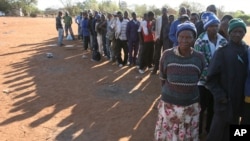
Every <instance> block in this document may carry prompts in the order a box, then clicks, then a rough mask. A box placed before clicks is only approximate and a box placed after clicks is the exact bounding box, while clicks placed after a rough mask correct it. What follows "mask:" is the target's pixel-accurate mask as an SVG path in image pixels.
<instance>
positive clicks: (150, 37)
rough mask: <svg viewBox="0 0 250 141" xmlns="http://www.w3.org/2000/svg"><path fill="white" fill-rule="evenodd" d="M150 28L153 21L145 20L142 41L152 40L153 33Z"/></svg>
mask: <svg viewBox="0 0 250 141" xmlns="http://www.w3.org/2000/svg"><path fill="white" fill-rule="evenodd" d="M152 28H153V22H152V21H147V29H146V30H147V31H144V28H143V30H142V31H143V32H142V33H143V39H144V42H152V41H154V33H153V29H152ZM147 33H148V34H147Z"/></svg>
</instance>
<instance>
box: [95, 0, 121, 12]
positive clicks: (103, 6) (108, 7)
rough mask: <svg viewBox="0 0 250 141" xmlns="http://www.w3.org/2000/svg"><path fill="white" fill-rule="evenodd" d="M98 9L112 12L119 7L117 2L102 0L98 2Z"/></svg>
mask: <svg viewBox="0 0 250 141" xmlns="http://www.w3.org/2000/svg"><path fill="white" fill-rule="evenodd" d="M98 7H99V11H101V12H109V13H113V12H114V11H118V10H119V7H118V6H117V4H116V3H115V2H114V1H113V2H111V1H110V0H107V1H103V2H101V3H100V4H98Z"/></svg>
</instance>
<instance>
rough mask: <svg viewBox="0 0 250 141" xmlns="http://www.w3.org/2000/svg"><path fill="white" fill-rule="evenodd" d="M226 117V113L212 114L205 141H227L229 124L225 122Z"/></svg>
mask: <svg viewBox="0 0 250 141" xmlns="http://www.w3.org/2000/svg"><path fill="white" fill-rule="evenodd" d="M227 116H228V113H227V112H226V111H223V112H216V113H215V114H214V116H213V121H212V124H211V130H210V132H209V133H208V135H207V141H229V122H228V121H226V120H225V119H226V118H227Z"/></svg>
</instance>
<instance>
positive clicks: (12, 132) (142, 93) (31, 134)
mask: <svg viewBox="0 0 250 141" xmlns="http://www.w3.org/2000/svg"><path fill="white" fill-rule="evenodd" d="M73 28H74V33H76V31H77V29H76V24H74V26H73ZM56 41H57V32H56V29H55V19H54V18H8V17H0V64H1V65H0V74H1V75H0V84H1V85H0V90H1V91H0V107H1V110H0V140H1V141H151V140H152V139H153V133H154V128H155V122H156V117H157V110H156V108H155V105H156V101H157V100H158V98H159V96H160V81H159V78H158V76H157V75H153V76H150V73H145V74H143V75H141V74H139V73H138V72H137V69H136V68H135V67H132V68H130V67H127V66H125V67H123V68H119V67H118V66H116V65H114V64H113V65H112V64H111V63H110V62H108V61H107V59H105V58H102V60H101V62H92V61H91V60H90V55H91V54H90V51H88V52H84V51H83V50H82V42H80V41H79V40H77V41H65V42H64V43H65V44H66V45H73V46H74V47H71V48H70V47H68V48H67V46H66V47H57V46H56ZM48 52H51V53H53V55H54V57H53V58H47V56H46V53H48ZM83 54H84V55H86V56H87V57H88V58H87V59H83V58H82V56H83Z"/></svg>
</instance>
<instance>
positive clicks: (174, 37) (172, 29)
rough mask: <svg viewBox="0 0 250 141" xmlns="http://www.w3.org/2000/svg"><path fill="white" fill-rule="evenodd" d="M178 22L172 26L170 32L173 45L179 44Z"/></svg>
mask: <svg viewBox="0 0 250 141" xmlns="http://www.w3.org/2000/svg"><path fill="white" fill-rule="evenodd" d="M176 24H177V21H174V22H172V24H171V26H170V31H169V34H168V37H169V39H170V40H171V41H172V42H173V43H177V37H176V27H177V25H176Z"/></svg>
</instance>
